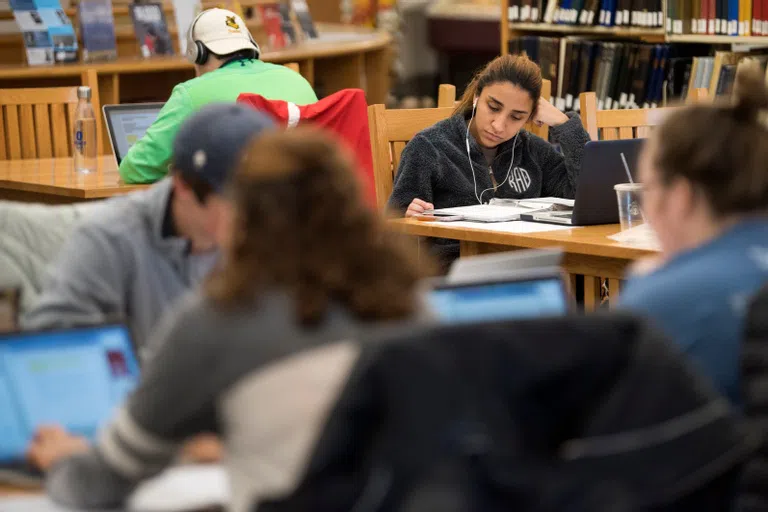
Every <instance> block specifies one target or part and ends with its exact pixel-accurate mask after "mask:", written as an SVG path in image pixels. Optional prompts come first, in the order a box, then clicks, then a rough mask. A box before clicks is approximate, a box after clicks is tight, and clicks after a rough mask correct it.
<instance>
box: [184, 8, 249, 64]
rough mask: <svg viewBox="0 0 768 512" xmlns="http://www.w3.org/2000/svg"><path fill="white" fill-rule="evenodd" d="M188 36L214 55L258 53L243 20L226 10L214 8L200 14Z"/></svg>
mask: <svg viewBox="0 0 768 512" xmlns="http://www.w3.org/2000/svg"><path fill="white" fill-rule="evenodd" d="M190 35H191V39H192V40H193V41H200V42H201V43H203V44H204V45H205V46H206V47H207V48H208V49H209V50H210V51H212V52H213V53H215V54H216V55H228V54H230V53H233V52H236V51H238V50H256V51H259V47H258V46H257V45H256V42H255V41H254V40H253V38H252V37H251V33H250V32H249V31H248V27H246V26H245V22H244V21H243V19H242V18H241V17H240V16H238V15H237V14H235V13H234V12H232V11H228V10H226V9H219V8H214V9H208V10H206V11H203V12H202V13H200V15H199V16H198V18H197V21H195V23H194V26H192V27H191V34H190Z"/></svg>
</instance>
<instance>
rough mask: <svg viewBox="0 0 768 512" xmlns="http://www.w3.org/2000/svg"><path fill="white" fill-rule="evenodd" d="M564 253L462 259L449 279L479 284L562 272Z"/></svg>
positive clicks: (533, 251) (550, 251) (532, 251)
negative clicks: (532, 273) (523, 274)
mask: <svg viewBox="0 0 768 512" xmlns="http://www.w3.org/2000/svg"><path fill="white" fill-rule="evenodd" d="M562 261H563V251H562V250H561V249H529V250H518V251H508V252H499V253H495V254H483V255H480V256H471V257H465V258H459V259H457V260H456V261H454V262H453V264H452V265H451V268H450V270H449V271H448V275H447V276H446V279H447V280H448V282H450V283H454V284H456V283H462V282H466V281H477V280H480V279H487V278H492V277H503V276H507V275H514V274H515V273H520V272H521V271H523V270H531V269H538V270H543V269H547V270H551V269H554V270H555V271H557V269H559V268H560V264H561V263H562Z"/></svg>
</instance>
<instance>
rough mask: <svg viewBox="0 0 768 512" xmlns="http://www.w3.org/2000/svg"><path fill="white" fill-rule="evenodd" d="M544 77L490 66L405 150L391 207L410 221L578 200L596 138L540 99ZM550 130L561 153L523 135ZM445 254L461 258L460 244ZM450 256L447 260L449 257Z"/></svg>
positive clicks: (515, 64)
mask: <svg viewBox="0 0 768 512" xmlns="http://www.w3.org/2000/svg"><path fill="white" fill-rule="evenodd" d="M541 81H542V78H541V70H540V69H539V66H537V65H536V64H535V63H533V62H531V61H530V60H529V59H528V58H527V57H524V56H511V55H505V56H502V57H498V58H496V59H494V60H493V61H491V62H489V63H488V64H487V65H486V66H485V68H484V69H483V70H482V71H480V72H479V73H478V74H477V75H476V76H475V78H474V79H473V80H472V82H471V83H470V84H469V86H467V89H466V91H465V92H464V96H463V97H462V100H461V102H460V104H459V105H458V106H457V107H456V110H455V112H454V115H453V116H451V117H450V118H448V119H446V120H443V121H440V122H439V123H437V124H435V125H434V126H431V127H429V128H427V129H426V130H423V131H421V132H420V133H418V134H417V135H416V136H415V137H414V138H413V139H412V140H411V141H410V142H409V143H408V144H407V145H406V146H405V149H404V150H403V154H402V156H401V160H400V167H399V168H398V172H397V177H396V178H395V183H394V189H393V191H392V196H391V197H390V199H389V206H390V208H392V209H393V210H397V211H400V212H405V215H406V216H407V217H411V216H417V215H421V214H422V213H423V212H424V210H426V209H431V208H447V207H453V206H467V205H473V204H481V203H487V202H488V201H490V200H491V199H492V198H494V197H498V198H512V199H522V198H533V197H549V196H555V197H565V198H572V197H573V196H574V193H575V191H576V181H577V178H578V173H579V170H580V169H581V156H582V153H583V150H584V145H585V144H586V143H587V142H588V141H589V135H588V134H587V132H586V131H585V130H584V128H583V126H582V125H581V120H580V119H579V117H578V116H577V115H574V114H570V115H566V114H563V113H562V112H560V111H559V110H558V109H556V108H555V107H554V106H553V105H552V104H551V103H550V102H549V101H547V100H545V99H542V98H541ZM529 120H533V122H535V123H536V124H538V125H542V124H546V125H548V126H549V127H550V128H551V130H550V134H551V138H552V140H553V142H555V143H557V144H559V146H560V149H561V150H562V152H559V151H557V150H556V149H555V147H554V146H553V145H552V144H550V143H549V142H548V141H545V140H543V139H541V138H539V137H537V136H535V135H533V134H531V133H528V132H526V131H525V130H524V129H523V125H525V123H527V122H528V121H529ZM446 243H447V244H448V245H447V246H446V247H444V248H443V249H442V250H439V251H438V252H439V253H442V254H443V255H446V256H448V255H450V253H451V252H453V253H455V252H456V251H457V247H458V246H457V245H456V243H455V242H448V241H443V242H442V243H441V245H445V244H446ZM446 253H448V254H446Z"/></svg>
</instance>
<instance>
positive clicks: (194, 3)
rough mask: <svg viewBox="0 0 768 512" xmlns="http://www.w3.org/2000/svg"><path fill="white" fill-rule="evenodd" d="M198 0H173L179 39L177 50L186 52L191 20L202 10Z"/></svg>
mask: <svg viewBox="0 0 768 512" xmlns="http://www.w3.org/2000/svg"><path fill="white" fill-rule="evenodd" d="M202 10H203V7H202V5H201V4H200V0H173V13H174V17H175V18H176V29H177V36H178V41H179V52H180V53H181V54H182V55H185V54H186V53H187V34H188V33H189V27H190V26H192V22H194V21H195V18H197V15H198V14H200V12H202Z"/></svg>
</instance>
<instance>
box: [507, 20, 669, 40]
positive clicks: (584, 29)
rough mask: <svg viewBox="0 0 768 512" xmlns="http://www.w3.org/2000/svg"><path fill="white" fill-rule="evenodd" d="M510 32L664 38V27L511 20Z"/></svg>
mask: <svg viewBox="0 0 768 512" xmlns="http://www.w3.org/2000/svg"><path fill="white" fill-rule="evenodd" d="M509 30H510V32H550V33H558V34H564V35H569V34H594V35H602V36H611V37H627V38H634V39H648V40H650V39H653V40H663V39H664V29H661V28H658V29H653V28H636V27H602V26H599V25H591V26H580V25H559V24H552V23H516V22H509Z"/></svg>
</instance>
